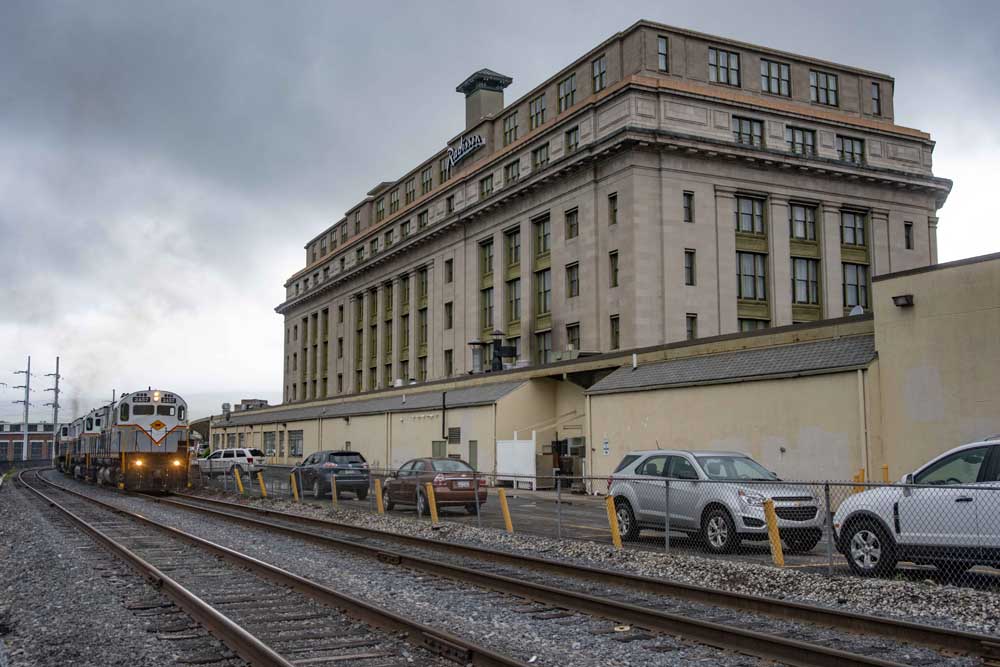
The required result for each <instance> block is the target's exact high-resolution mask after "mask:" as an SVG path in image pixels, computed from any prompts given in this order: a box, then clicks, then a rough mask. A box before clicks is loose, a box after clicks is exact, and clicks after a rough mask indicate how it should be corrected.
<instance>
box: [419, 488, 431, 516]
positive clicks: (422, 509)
mask: <svg viewBox="0 0 1000 667" xmlns="http://www.w3.org/2000/svg"><path fill="white" fill-rule="evenodd" d="M427 513H428V512H427V496H425V495H424V492H423V491H417V515H418V516H423V515H425V514H427Z"/></svg>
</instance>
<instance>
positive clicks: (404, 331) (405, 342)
mask: <svg viewBox="0 0 1000 667" xmlns="http://www.w3.org/2000/svg"><path fill="white" fill-rule="evenodd" d="M399 349H400V351H401V352H405V351H406V350H409V349H410V316H409V315H403V316H402V317H401V318H399ZM404 377H406V376H405V375H404Z"/></svg>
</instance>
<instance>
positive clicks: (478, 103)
mask: <svg viewBox="0 0 1000 667" xmlns="http://www.w3.org/2000/svg"><path fill="white" fill-rule="evenodd" d="M513 80H514V79H512V78H510V77H509V76H504V75H503V74H500V73H498V72H494V71H493V70H491V69H481V70H479V71H478V72H476V73H474V74H472V75H471V76H470V77H469V78H468V79H466V80H465V81H463V82H462V83H460V84H459V85H458V87H457V88H455V91H456V92H459V93H465V129H466V130H468V129H469V128H471V127H474V126H475V125H477V124H479V121H481V120H482V119H484V118H486V117H487V116H492V115H494V114H497V113H499V112H500V111H502V110H503V89H504V88H506V87H507V86H509V85H510V84H511V82H512V81H513Z"/></svg>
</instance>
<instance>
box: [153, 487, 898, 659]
mask: <svg viewBox="0 0 1000 667" xmlns="http://www.w3.org/2000/svg"><path fill="white" fill-rule="evenodd" d="M166 503H167V504H170V505H173V506H184V507H185V508H186V509H187V508H194V509H195V510H196V511H198V512H202V513H205V514H210V515H212V516H215V517H217V518H220V519H224V520H230V521H235V522H238V523H240V524H242V525H244V526H246V525H250V526H255V527H257V528H261V529H264V530H267V531H271V532H274V531H277V532H281V533H284V534H286V535H291V536H294V537H297V538H300V539H303V540H307V541H311V542H316V543H320V544H324V545H333V546H335V547H336V548H338V549H342V550H346V551H351V552H353V553H360V554H363V555H366V556H368V557H371V558H376V559H378V560H379V561H381V562H384V563H388V564H391V565H399V566H402V567H409V568H413V569H417V570H420V571H422V572H425V573H429V574H433V575H435V576H441V577H447V578H450V579H454V580H459V581H462V582H465V583H471V584H474V585H477V586H482V587H486V588H489V589H491V590H497V591H502V592H504V593H510V594H513V595H519V596H523V597H526V598H530V599H532V600H535V601H538V602H542V603H545V604H548V605H552V606H557V607H561V608H566V609H573V610H575V611H579V612H583V613H586V614H590V615H594V616H600V617H603V618H607V619H611V620H613V621H616V622H626V623H629V624H632V625H635V626H638V627H642V628H645V629H648V630H654V631H657V632H662V633H666V634H671V635H681V636H683V637H686V638H687V639H690V640H694V641H697V642H700V643H702V644H708V645H710V646H715V647H718V648H721V649H725V650H734V651H737V652H740V653H746V654H749V655H755V656H758V657H760V658H764V659H768V660H776V661H778V662H781V663H784V664H789V665H799V666H801V667H841V666H842V665H864V666H867V667H899V666H900V665H901V664H902V663H897V662H893V661H890V660H883V659H881V658H876V657H872V656H865V655H859V654H856V653H852V652H850V651H843V650H840V649H835V648H830V647H826V646H822V645H819V644H813V643H810V642H805V641H801V640H796V639H791V638H788V637H779V636H776V635H774V634H770V633H767V632H760V631H756V630H747V629H744V628H738V627H734V626H731V625H726V624H723V623H716V622H713V621H705V620H701V619H695V618H689V617H687V616H684V615H683V614H676V613H671V612H664V611H660V610H656V609H650V608H648V607H643V606H641V605H636V604H630V603H625V602H619V601H617V600H613V599H610V598H607V597H601V596H596V595H591V594H588V593H581V592H576V591H569V590H564V589H560V588H557V587H555V586H548V585H545V584H538V583H533V582H529V581H524V580H522V579H516V578H513V577H509V576H506V575H499V574H493V573H489V572H483V571H480V570H476V569H472V568H468V567H462V566H459V565H452V564H449V563H446V562H441V561H436V560H431V559H428V558H423V557H419V556H413V555H410V554H407V553H405V552H403V551H393V550H388V549H385V548H384V547H376V546H369V545H365V544H359V543H357V542H354V541H351V540H344V539H340V538H336V537H332V536H326V535H317V534H315V533H312V532H308V531H306V530H303V529H299V528H293V527H289V526H286V525H283V524H279V523H274V522H271V521H264V520H261V519H255V518H252V517H248V516H234V515H232V514H230V513H227V512H223V511H220V510H215V509H211V508H207V507H206V508H196V507H195V506H194V505H188V504H187V503H177V502H176V501H169V500H168V501H166Z"/></svg>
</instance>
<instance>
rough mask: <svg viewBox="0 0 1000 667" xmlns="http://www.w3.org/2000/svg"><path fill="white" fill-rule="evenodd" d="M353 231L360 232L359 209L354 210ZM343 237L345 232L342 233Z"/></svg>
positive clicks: (345, 235)
mask: <svg viewBox="0 0 1000 667" xmlns="http://www.w3.org/2000/svg"><path fill="white" fill-rule="evenodd" d="M354 233H355V234H360V233H361V211H355V212H354ZM344 238H345V239H346V238H347V234H344Z"/></svg>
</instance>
